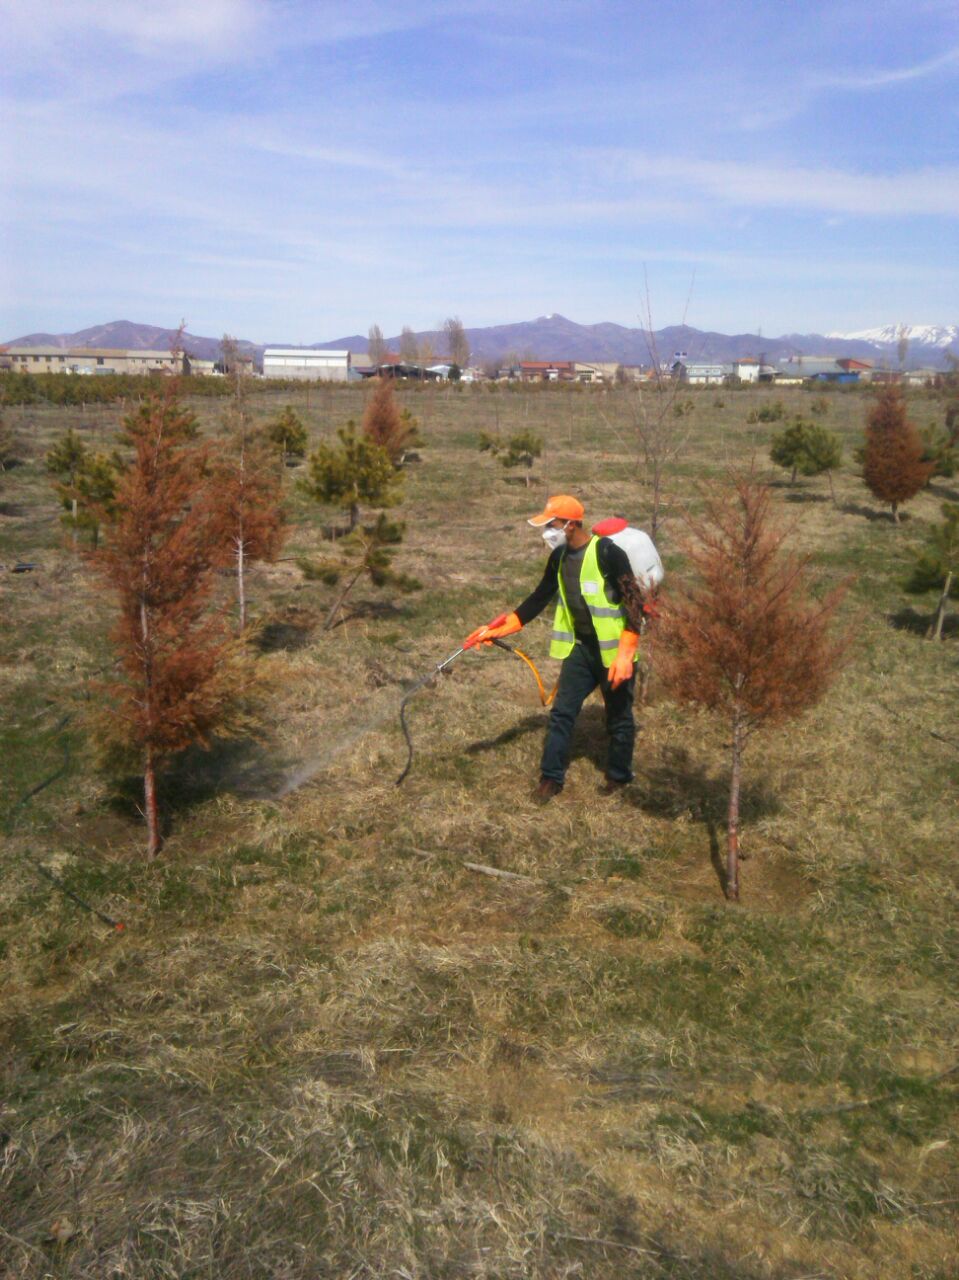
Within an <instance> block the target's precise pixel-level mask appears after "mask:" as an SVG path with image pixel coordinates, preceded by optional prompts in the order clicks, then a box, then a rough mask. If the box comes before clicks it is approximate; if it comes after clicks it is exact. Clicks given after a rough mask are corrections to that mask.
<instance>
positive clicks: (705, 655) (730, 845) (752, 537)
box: [660, 473, 848, 900]
mask: <svg viewBox="0 0 959 1280" xmlns="http://www.w3.org/2000/svg"><path fill="white" fill-rule="evenodd" d="M687 525H688V532H689V535H690V537H689V541H688V545H687V547H686V553H687V557H688V560H689V563H690V565H691V567H692V569H693V570H694V572H695V581H694V582H693V584H692V585H690V586H689V587H688V588H687V589H686V590H685V591H683V592H682V593H681V594H678V595H677V596H675V597H674V598H673V599H672V600H671V601H670V603H669V604H668V606H667V610H666V613H665V616H664V617H663V619H662V622H661V628H660V634H661V644H662V655H661V658H660V669H661V671H662V674H663V677H664V679H665V681H666V684H667V686H668V687H670V688H671V689H672V691H673V693H674V694H675V696H676V697H677V698H678V699H679V700H680V701H683V702H689V703H694V704H698V705H700V706H704V707H708V708H711V709H713V710H715V711H717V712H719V713H720V714H721V715H722V716H724V717H725V719H726V721H727V723H728V724H729V727H730V730H731V737H732V755H731V770H730V786H729V807H728V819H727V857H726V885H725V890H726V895H727V897H728V898H730V899H732V900H735V899H738V897H739V799H740V788H741V782H742V761H743V752H744V750H745V747H746V744H747V742H748V740H749V739H750V737H751V736H752V734H753V733H755V732H757V731H758V730H760V729H763V728H765V727H767V726H769V725H776V724H782V723H783V722H785V721H787V720H790V719H792V718H793V717H795V716H798V715H800V714H801V713H802V712H803V711H805V710H806V709H807V708H808V707H811V706H813V705H814V704H815V703H816V702H818V701H819V700H820V698H822V697H823V696H824V694H825V693H826V691H827V690H828V688H829V685H830V683H831V682H832V680H833V678H834V676H835V675H836V672H837V668H838V666H839V664H840V661H841V659H842V656H843V653H844V650H845V648H846V645H847V643H848V641H847V639H846V638H845V637H843V638H840V639H834V638H832V637H831V635H830V624H831V622H832V620H833V618H834V615H835V613H836V609H837V606H838V604H839V602H840V600H841V599H842V596H843V594H844V588H840V589H839V590H837V591H834V592H833V593H832V594H831V595H828V596H827V597H826V598H825V599H824V600H822V601H819V600H816V599H815V598H813V597H812V596H811V594H810V581H809V577H808V572H807V567H806V562H804V561H802V560H798V559H796V558H794V557H791V556H789V555H787V554H786V552H785V550H784V543H785V540H786V536H787V534H786V533H785V532H784V531H783V530H781V529H777V528H776V527H775V526H774V524H773V522H772V519H771V515H770V492H769V490H768V489H767V488H766V487H765V486H764V485H761V484H759V483H758V482H757V481H756V480H755V478H754V476H753V475H752V473H746V474H735V475H733V476H732V477H731V484H730V486H729V487H728V488H726V489H713V490H710V491H708V492H707V493H706V494H705V503H704V510H703V514H702V516H701V517H698V518H693V517H691V516H690V517H687Z"/></svg>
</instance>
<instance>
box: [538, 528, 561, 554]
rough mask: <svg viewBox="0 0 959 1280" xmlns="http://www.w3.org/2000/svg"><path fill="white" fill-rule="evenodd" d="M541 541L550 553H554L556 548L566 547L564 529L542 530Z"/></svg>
mask: <svg viewBox="0 0 959 1280" xmlns="http://www.w3.org/2000/svg"><path fill="white" fill-rule="evenodd" d="M543 541H544V542H545V543H546V545H547V546H548V547H549V549H550V551H555V550H556V548H557V547H565V546H566V530H565V529H544V530H543Z"/></svg>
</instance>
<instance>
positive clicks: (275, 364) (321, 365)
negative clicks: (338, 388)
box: [263, 347, 350, 382]
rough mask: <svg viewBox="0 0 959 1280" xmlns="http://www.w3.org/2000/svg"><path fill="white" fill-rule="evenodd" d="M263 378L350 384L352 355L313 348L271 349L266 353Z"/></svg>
mask: <svg viewBox="0 0 959 1280" xmlns="http://www.w3.org/2000/svg"><path fill="white" fill-rule="evenodd" d="M263 376H264V378H301V379H303V380H304V381H318V380H321V379H323V380H326V381H328V382H346V381H347V380H348V378H349V376H350V353H349V352H348V351H317V350H315V349H314V348H312V347H267V348H266V350H265V351H264V352H263Z"/></svg>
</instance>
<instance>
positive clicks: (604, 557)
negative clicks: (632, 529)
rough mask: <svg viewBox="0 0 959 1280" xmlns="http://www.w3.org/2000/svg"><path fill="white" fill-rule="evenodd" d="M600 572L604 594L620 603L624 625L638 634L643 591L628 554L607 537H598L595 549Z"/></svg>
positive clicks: (641, 618) (641, 621)
mask: <svg viewBox="0 0 959 1280" xmlns="http://www.w3.org/2000/svg"><path fill="white" fill-rule="evenodd" d="M596 558H597V561H598V562H599V569H600V573H602V575H603V579H604V581H605V583H606V594H607V596H608V597H609V598H610V600H612V601H613V602H614V603H616V604H622V606H623V609H624V611H625V613H626V626H627V628H628V629H629V630H630V631H635V632H636V634H637V635H638V634H639V633H640V631H642V628H643V592H642V588H641V587H640V585H639V583H638V582H637V581H636V575H635V574H634V573H633V566H632V565H631V564H630V563H629V556H628V555H627V554H626V552H625V551H624V550H623V548H622V547H617V545H616V543H615V542H610V540H609V538H600V540H599V546H598V548H597V550H596Z"/></svg>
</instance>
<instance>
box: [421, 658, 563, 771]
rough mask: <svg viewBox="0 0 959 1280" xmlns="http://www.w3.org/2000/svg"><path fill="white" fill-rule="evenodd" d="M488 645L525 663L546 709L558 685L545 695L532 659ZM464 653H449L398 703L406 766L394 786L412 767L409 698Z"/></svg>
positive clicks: (554, 695)
mask: <svg viewBox="0 0 959 1280" xmlns="http://www.w3.org/2000/svg"><path fill="white" fill-rule="evenodd" d="M489 643H490V644H495V645H496V647H497V648H498V649H504V650H505V651H506V652H507V653H511V654H512V655H513V657H514V658H521V659H522V660H523V662H525V663H526V665H527V666H528V667H529V669H530V670H531V671H532V673H533V675H534V676H535V677H536V684H537V687H538V688H539V700H540V703H541V704H542V705H543V706H544V707H548V706H549V705H550V703H551V702H552V701H553V699H554V698H555V697H556V689H558V688H559V685H558V684H557V685H556V686H555V688H554V689H553V692H552V693H547V692H546V688H545V686H544V684H543V681H542V679H541V677H540V674H539V671H538V670H537V669H536V664H535V663H534V662H533V660H532V658H528V657H527V656H526V654H525V653H523V652H522V651H521V650H519V649H514V648H512V646H510V645H508V644H506V643H505V641H503V640H491V641H489ZM464 652H465V647H464V648H463V649H457V650H456V652H455V653H451V654H450V656H449V657H448V658H447V659H446V661H445V662H441V663H440V664H439V666H438V667H434V668H433V670H432V671H431V672H430V673H429V675H426V676H424V677H423V679H422V680H419V681H417V683H416V684H414V685H413V688H412V689H410V690H409V691H408V692H407V693H406V694H405V695H404V697H403V700H402V702H401V703H400V728H401V729H402V730H403V737H404V738H405V739H406V750H407V756H406V765H405V767H404V769H403V772H402V773H401V774H400V776H399V777H398V778H397V779H396V786H399V785H400V783H401V782H402V781H403V779H404V778H405V777H406V775H407V774H408V773H409V771H410V769H411V768H412V767H413V739H412V737H411V736H410V729H409V725H408V724H407V723H406V704H407V703H408V702H409V700H410V698H412V696H413V694H414V693H419V691H420V689H422V688H423V686H424V685H427V684H429V683H430V681H431V680H432V679H433V677H434V676H437V675H439V673H440V672H441V671H442V670H444V668H446V667H448V666H449V665H450V663H451V662H452V661H453V660H454V658H458V657H459V656H460V654H461V653H464Z"/></svg>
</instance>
